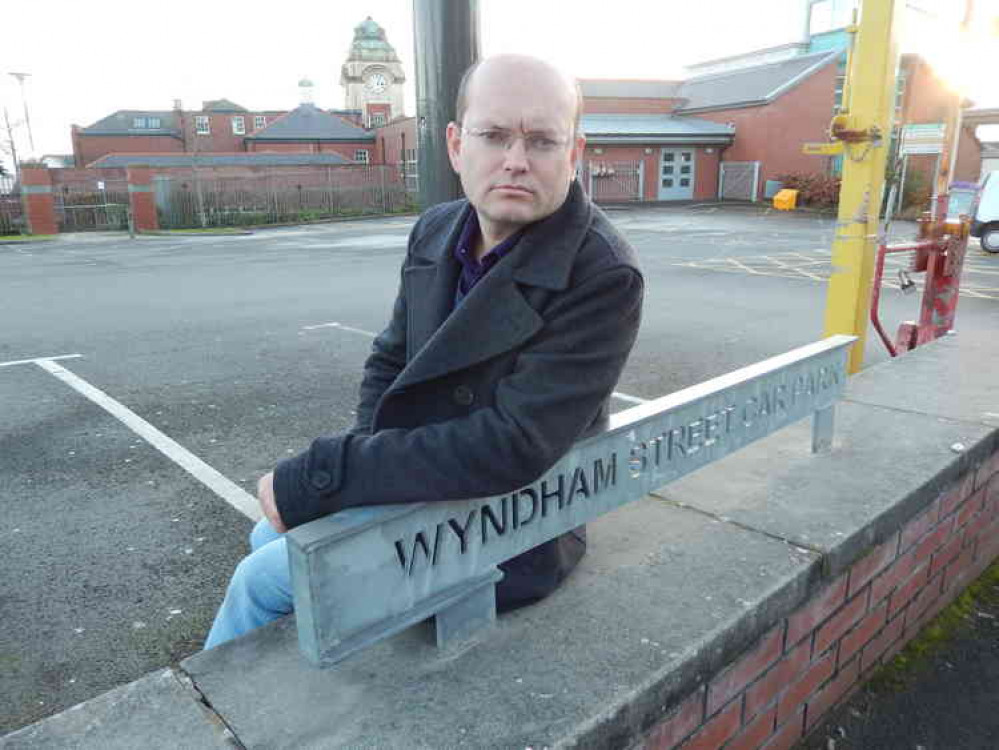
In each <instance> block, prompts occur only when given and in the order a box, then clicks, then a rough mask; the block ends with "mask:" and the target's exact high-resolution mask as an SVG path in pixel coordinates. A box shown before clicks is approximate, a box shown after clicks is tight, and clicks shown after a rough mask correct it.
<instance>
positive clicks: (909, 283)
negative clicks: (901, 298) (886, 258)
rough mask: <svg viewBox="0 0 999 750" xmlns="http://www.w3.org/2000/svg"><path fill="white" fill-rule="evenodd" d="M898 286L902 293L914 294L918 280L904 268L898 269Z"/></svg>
mask: <svg viewBox="0 0 999 750" xmlns="http://www.w3.org/2000/svg"><path fill="white" fill-rule="evenodd" d="M898 288H899V289H900V290H901V292H902V294H912V293H913V292H914V291H916V282H915V281H913V280H912V277H911V276H910V275H909V273H908V271H906V270H905V269H904V268H900V269H898Z"/></svg>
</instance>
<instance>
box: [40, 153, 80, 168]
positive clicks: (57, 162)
mask: <svg viewBox="0 0 999 750" xmlns="http://www.w3.org/2000/svg"><path fill="white" fill-rule="evenodd" d="M39 161H40V162H41V163H42V164H44V165H45V166H47V167H50V168H54V169H60V168H66V167H73V166H76V160H75V159H74V158H73V155H72V154H45V155H44V156H42V158H41V159H39Z"/></svg>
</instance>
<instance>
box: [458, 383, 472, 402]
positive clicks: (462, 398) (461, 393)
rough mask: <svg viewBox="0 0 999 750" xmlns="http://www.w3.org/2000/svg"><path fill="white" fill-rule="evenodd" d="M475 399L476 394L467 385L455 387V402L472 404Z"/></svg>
mask: <svg viewBox="0 0 999 750" xmlns="http://www.w3.org/2000/svg"><path fill="white" fill-rule="evenodd" d="M473 401H475V394H474V393H472V389H471V388H469V387H468V386H467V385H459V386H458V387H457V388H455V389H454V402H455V403H456V404H458V405H459V406H471V405H472V402H473Z"/></svg>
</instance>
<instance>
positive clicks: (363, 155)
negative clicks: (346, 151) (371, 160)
mask: <svg viewBox="0 0 999 750" xmlns="http://www.w3.org/2000/svg"><path fill="white" fill-rule="evenodd" d="M354 161H356V162H357V163H358V164H367V163H368V151H367V149H358V150H357V151H355V152H354Z"/></svg>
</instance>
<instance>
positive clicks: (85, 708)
mask: <svg viewBox="0 0 999 750" xmlns="http://www.w3.org/2000/svg"><path fill="white" fill-rule="evenodd" d="M184 680H185V678H184V677H182V676H178V675H176V674H174V672H173V671H172V670H169V669H164V670H163V671H161V672H154V673H152V674H149V675H146V676H145V677H143V678H142V679H140V680H136V681H135V682H132V683H130V684H128V685H122V686H121V687H119V688H115V689H114V690H110V691H108V692H107V693H104V695H101V696H98V697H97V698H94V699H93V700H90V701H87V702H86V703H81V704H79V705H77V706H74V707H73V708H71V709H69V710H67V711H63V712H62V713H61V714H57V715H56V716H53V717H51V718H49V719H46V720H44V721H41V722H38V723H37V724H32V725H31V726H29V727H25V728H24V729H21V730H19V731H17V732H13V733H12V734H8V735H6V736H4V737H0V748H3V750H76V749H77V748H85V747H93V748H98V747H99V748H103V750H135V748H139V747H149V748H153V747H156V748H172V747H178V748H179V747H187V748H199V749H200V748H204V749H205V750H209V749H210V748H220V749H227V750H232V748H235V747H238V745H237V744H236V743H235V742H234V741H233V739H232V735H231V733H230V732H229V731H228V730H227V729H226V728H225V726H224V725H223V724H222V722H220V721H219V720H218V719H217V718H216V717H214V716H212V714H211V713H210V712H208V711H206V710H205V709H204V707H203V706H202V705H201V704H200V703H199V702H198V701H197V698H196V697H197V692H196V691H195V689H194V688H193V687H192V686H190V685H188V684H185V682H184Z"/></svg>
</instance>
